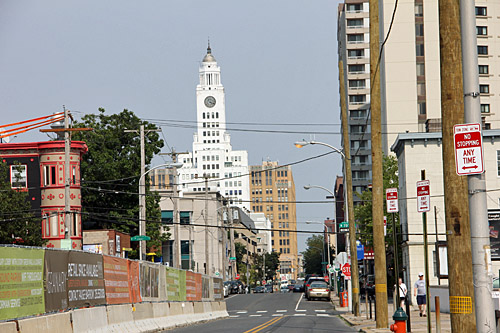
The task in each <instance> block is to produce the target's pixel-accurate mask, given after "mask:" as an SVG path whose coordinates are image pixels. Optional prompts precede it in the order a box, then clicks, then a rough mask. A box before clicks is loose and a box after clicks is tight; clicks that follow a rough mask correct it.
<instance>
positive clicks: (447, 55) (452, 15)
mask: <svg viewBox="0 0 500 333" xmlns="http://www.w3.org/2000/svg"><path fill="white" fill-rule="evenodd" d="M439 36H440V38H439V40H440V60H441V62H440V63H441V118H442V133H443V180H444V203H445V218H446V241H447V243H448V285H449V292H450V305H452V304H453V303H454V302H455V301H457V300H458V299H457V297H466V300H469V301H470V303H469V304H470V309H464V310H467V311H463V312H469V313H453V312H455V311H452V313H451V331H452V332H456V333H458V332H476V320H475V309H474V287H473V283H472V282H473V274H472V253H471V234H470V222H469V198H468V194H467V191H468V185H467V177H460V176H458V175H457V174H456V169H455V152H454V142H453V126H454V125H456V124H463V123H464V92H463V83H462V45H461V34H460V2H459V0H440V1H439ZM469 310H470V311H469ZM459 312H462V311H459ZM492 325H494V323H492Z"/></svg>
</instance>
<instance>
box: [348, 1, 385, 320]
mask: <svg viewBox="0 0 500 333" xmlns="http://www.w3.org/2000/svg"><path fill="white" fill-rule="evenodd" d="M378 3H379V0H370V85H371V94H370V109H371V140H372V147H371V148H372V218H373V250H374V252H375V297H376V299H377V303H376V306H375V311H376V320H377V324H376V326H377V328H386V327H387V326H388V312H389V311H388V308H387V265H386V258H385V255H386V254H385V238H384V183H383V171H382V121H381V119H382V117H381V113H382V112H381V104H380V75H379V72H380V71H379V70H378V68H379V63H378V58H379V57H378V55H379V53H380V46H379V43H380V38H379V6H378ZM350 222H351V221H349V223H350ZM352 222H353V223H354V221H352Z"/></svg>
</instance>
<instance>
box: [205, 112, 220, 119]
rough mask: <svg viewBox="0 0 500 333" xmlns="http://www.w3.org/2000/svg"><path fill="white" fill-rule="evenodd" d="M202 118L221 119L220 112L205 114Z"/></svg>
mask: <svg viewBox="0 0 500 333" xmlns="http://www.w3.org/2000/svg"><path fill="white" fill-rule="evenodd" d="M201 116H202V118H203V119H210V118H212V119H219V112H203V113H202V115H201Z"/></svg>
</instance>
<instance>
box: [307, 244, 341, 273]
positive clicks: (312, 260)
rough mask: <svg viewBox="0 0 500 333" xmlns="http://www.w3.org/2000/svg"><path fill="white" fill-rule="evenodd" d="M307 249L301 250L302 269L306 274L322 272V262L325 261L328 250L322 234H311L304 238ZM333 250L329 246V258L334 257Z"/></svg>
mask: <svg viewBox="0 0 500 333" xmlns="http://www.w3.org/2000/svg"><path fill="white" fill-rule="evenodd" d="M306 244H307V249H306V250H305V251H304V252H302V254H303V255H304V270H305V272H306V274H323V273H324V268H325V267H324V265H323V264H322V262H324V261H327V258H328V252H326V251H327V247H328V246H327V244H325V239H324V237H323V235H312V236H311V237H309V238H308V239H307V240H306ZM334 256H335V251H334V249H333V248H332V247H330V258H334Z"/></svg>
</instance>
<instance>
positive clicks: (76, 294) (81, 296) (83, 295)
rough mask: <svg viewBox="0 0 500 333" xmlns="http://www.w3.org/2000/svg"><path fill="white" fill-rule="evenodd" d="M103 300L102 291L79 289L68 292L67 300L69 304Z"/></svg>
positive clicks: (103, 294)
mask: <svg viewBox="0 0 500 333" xmlns="http://www.w3.org/2000/svg"><path fill="white" fill-rule="evenodd" d="M104 298H105V293H104V289H79V290H69V291H68V299H69V301H70V302H74V301H85V300H92V299H104Z"/></svg>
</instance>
